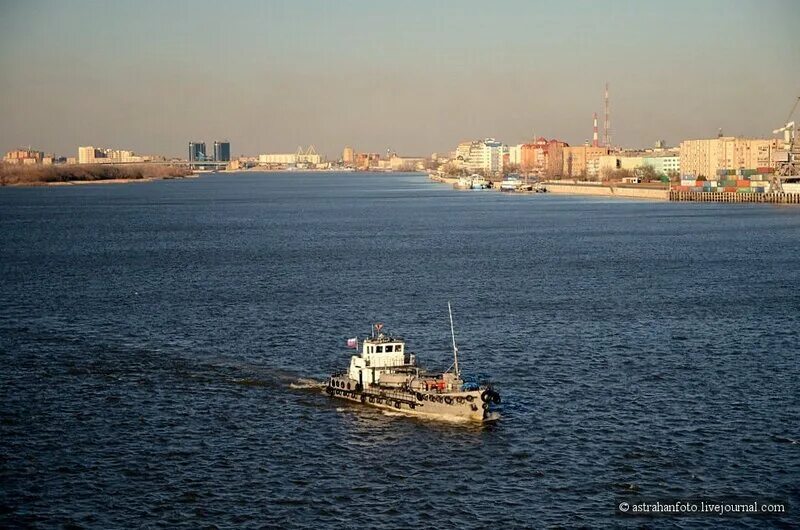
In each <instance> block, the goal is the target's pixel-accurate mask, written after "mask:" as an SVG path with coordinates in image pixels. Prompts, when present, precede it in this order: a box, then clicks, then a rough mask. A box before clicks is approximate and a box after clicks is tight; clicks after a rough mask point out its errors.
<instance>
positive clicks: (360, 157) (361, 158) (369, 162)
mask: <svg viewBox="0 0 800 530" xmlns="http://www.w3.org/2000/svg"><path fill="white" fill-rule="evenodd" d="M380 161H381V155H380V153H356V155H355V160H354V162H353V164H354V165H355V167H357V168H359V169H369V168H370V167H378V165H379V164H380Z"/></svg>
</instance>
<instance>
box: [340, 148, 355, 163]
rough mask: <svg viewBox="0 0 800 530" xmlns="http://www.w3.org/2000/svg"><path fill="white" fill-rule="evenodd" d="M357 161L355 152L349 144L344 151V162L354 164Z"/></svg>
mask: <svg viewBox="0 0 800 530" xmlns="http://www.w3.org/2000/svg"><path fill="white" fill-rule="evenodd" d="M353 162H355V152H354V151H353V148H352V147H350V146H349V145H348V146H346V147H345V148H344V150H343V151H342V163H343V164H344V165H346V166H352V165H353Z"/></svg>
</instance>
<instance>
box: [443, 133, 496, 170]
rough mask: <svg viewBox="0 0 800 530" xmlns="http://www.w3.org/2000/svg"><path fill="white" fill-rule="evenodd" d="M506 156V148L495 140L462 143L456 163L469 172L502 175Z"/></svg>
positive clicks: (457, 153)
mask: <svg viewBox="0 0 800 530" xmlns="http://www.w3.org/2000/svg"><path fill="white" fill-rule="evenodd" d="M506 154H507V153H506V146H504V145H503V144H502V142H498V141H497V140H495V139H494V138H486V139H485V140H476V141H472V142H461V143H460V144H458V146H457V147H456V163H458V164H460V165H461V167H463V168H464V169H466V170H467V171H483V172H485V173H489V174H491V173H500V172H502V171H503V164H504V158H506V157H505V156H504V155H506Z"/></svg>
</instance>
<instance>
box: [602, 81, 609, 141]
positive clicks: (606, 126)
mask: <svg viewBox="0 0 800 530" xmlns="http://www.w3.org/2000/svg"><path fill="white" fill-rule="evenodd" d="M605 103H606V105H605V106H606V121H605V123H604V124H603V143H604V144H605V146H606V147H608V148H609V149H610V148H611V108H610V106H609V104H608V83H606V101H605Z"/></svg>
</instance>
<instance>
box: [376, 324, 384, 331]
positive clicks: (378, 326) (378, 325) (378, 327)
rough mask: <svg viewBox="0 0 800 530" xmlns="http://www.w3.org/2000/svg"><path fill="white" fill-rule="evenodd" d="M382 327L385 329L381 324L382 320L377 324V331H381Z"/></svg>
mask: <svg viewBox="0 0 800 530" xmlns="http://www.w3.org/2000/svg"><path fill="white" fill-rule="evenodd" d="M382 329H383V324H381V323H380V322H378V323H377V324H375V331H377V332H379V333H380V331H381V330H382Z"/></svg>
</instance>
